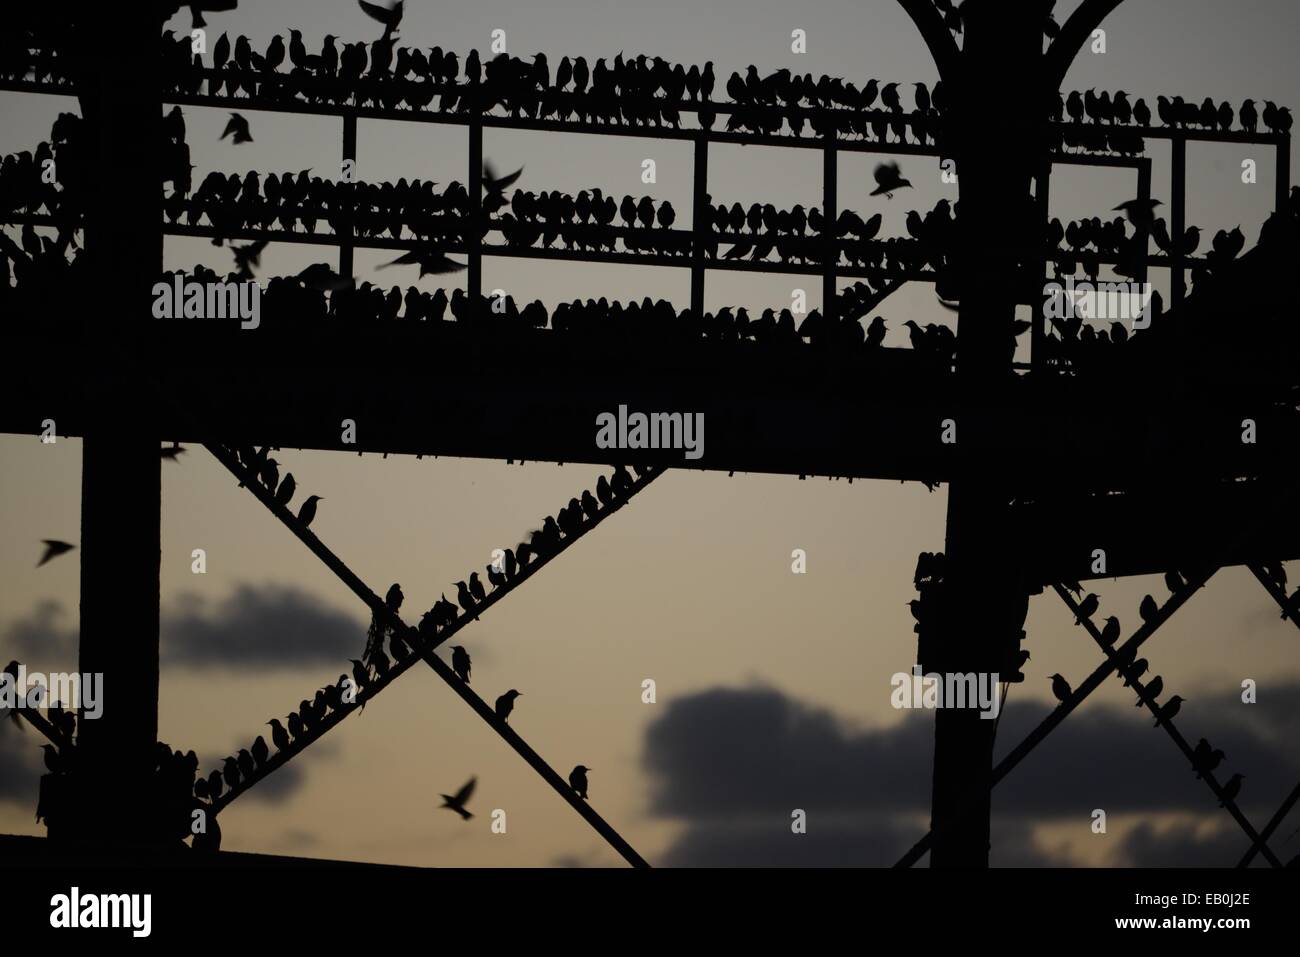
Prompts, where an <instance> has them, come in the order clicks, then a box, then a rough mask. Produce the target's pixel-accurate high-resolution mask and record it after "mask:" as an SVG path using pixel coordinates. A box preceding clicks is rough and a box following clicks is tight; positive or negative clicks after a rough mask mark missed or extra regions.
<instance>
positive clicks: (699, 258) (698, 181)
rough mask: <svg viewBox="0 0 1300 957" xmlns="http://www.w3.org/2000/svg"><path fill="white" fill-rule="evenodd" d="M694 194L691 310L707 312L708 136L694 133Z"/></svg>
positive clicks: (692, 208) (708, 230)
mask: <svg viewBox="0 0 1300 957" xmlns="http://www.w3.org/2000/svg"><path fill="white" fill-rule="evenodd" d="M694 184H695V186H694V196H693V197H692V201H691V234H692V244H691V313H692V314H693V315H694V317H695V320H696V321H697V322H698V321H699V320H700V318H701V317H702V316H703V315H704V251H705V246H706V245H707V243H708V239H709V232H710V231H711V229H712V226H711V222H712V216H711V215H710V210H709V139H708V137H707V136H705V135H704V134H703V133H701V134H700V135H699V136H697V137H695V177H694Z"/></svg>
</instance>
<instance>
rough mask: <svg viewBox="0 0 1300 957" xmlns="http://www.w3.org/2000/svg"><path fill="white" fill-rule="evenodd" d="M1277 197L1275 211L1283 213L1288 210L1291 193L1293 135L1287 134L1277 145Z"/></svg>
mask: <svg viewBox="0 0 1300 957" xmlns="http://www.w3.org/2000/svg"><path fill="white" fill-rule="evenodd" d="M1275 182H1276V189H1277V195H1276V197H1275V198H1274V209H1275V210H1276V211H1277V212H1279V213H1280V212H1282V210H1284V209H1286V203H1287V199H1288V196H1289V194H1290V192H1291V134H1290V133H1287V134H1285V135H1284V136H1283V137H1282V138H1281V139H1280V140H1278V143H1277V177H1276V180H1275Z"/></svg>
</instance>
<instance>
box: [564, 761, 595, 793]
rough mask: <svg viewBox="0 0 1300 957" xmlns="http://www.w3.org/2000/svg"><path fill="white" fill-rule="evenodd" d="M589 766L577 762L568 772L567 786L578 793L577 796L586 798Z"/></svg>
mask: <svg viewBox="0 0 1300 957" xmlns="http://www.w3.org/2000/svg"><path fill="white" fill-rule="evenodd" d="M590 770H591V768H588V767H585V766H583V765H581V764H579V765H578V766H577V767H576V768H574V769H573V770H572V771H570V772H569V787H571V788H573V790H574V791H576V792H577V793H578V797H580V798H582V799H583V800H584V801H585V800H587V772H588V771H590Z"/></svg>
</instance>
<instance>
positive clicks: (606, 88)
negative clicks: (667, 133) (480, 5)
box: [0, 9, 1292, 152]
mask: <svg viewBox="0 0 1300 957" xmlns="http://www.w3.org/2000/svg"><path fill="white" fill-rule="evenodd" d="M944 16H945V19H946V20H947V21H949V22H950V23H952V24H955V25H959V24H960V17H959V15H958V14H957V12H956V11H955V10H952V9H949V10H948V11H945V13H944ZM1048 23H1049V24H1054V21H1052V20H1051V19H1050V18H1049V20H1048ZM1045 32H1046V33H1048V35H1051V30H1050V29H1049V30H1046V31H1045ZM42 41H45V42H42ZM161 43H162V50H161V56H162V61H163V63H162V65H163V69H164V70H165V71H166V73H167V74H168V75H169V76H170V77H171V78H172V81H173V83H174V84H175V85H176V87H177V88H178V89H179V90H180V91H181V92H183V93H186V94H189V95H197V94H199V93H204V92H206V93H207V94H208V95H210V96H219V95H223V94H224V95H227V96H231V97H235V96H238V95H240V94H241V93H242V94H247V95H248V96H261V97H269V98H277V97H280V98H285V99H296V98H300V97H301V98H304V99H306V100H308V101H313V102H328V101H335V102H346V101H348V100H352V99H353V98H354V97H355V102H356V103H358V104H362V105H367V104H369V105H376V106H382V107H385V108H389V109H400V108H403V107H406V108H410V109H422V110H423V109H433V110H440V111H442V112H450V111H455V110H457V109H458V108H459V109H460V110H462V111H467V110H469V109H479V110H484V111H491V110H493V109H495V108H497V107H500V108H502V109H503V110H505V112H507V113H509V114H513V115H515V116H516V117H528V118H531V119H550V118H555V119H560V120H567V119H569V118H570V117H577V118H579V119H582V120H583V121H595V122H605V123H620V122H626V123H633V124H638V125H644V124H655V125H658V124H661V123H663V124H668V125H673V126H677V125H679V123H680V112H681V107H683V106H692V107H695V108H697V109H699V110H700V120H701V123H702V125H705V126H712V125H713V122H714V120H715V119H716V113H715V111H712V110H709V109H708V108H707V107H708V105H709V104H711V103H712V102H713V101H712V95H713V92H714V88H715V86H716V78H715V75H714V69H713V64H712V63H711V62H709V63H706V64H705V65H704V66H703V67H702V68H701V67H698V66H695V65H692V66H689V67H686V66H683V65H682V64H680V63H678V64H673V63H670V62H668V61H666V60H664V59H663V58H661V57H649V56H646V55H644V54H642V55H638V56H630V57H624V56H623V54H622V53H620V54H618V55H617V56H615V57H614V58H613V59H612V60H611V61H610V62H609V63H608V64H607V63H606V61H605V59H604V58H601V59H597V60H596V61H595V62H594V63H593V64H590V65H589V64H588V62H587V60H586V59H585V58H584V57H574V58H570V57H567V56H566V57H562V58H561V59H560V61H559V62H558V63H557V64H556V66H555V69H554V72H553V73H552V70H551V66H550V62H549V59H548V58H547V56H546V54H544V53H538V54H536V55H535V56H534V57H533V58H532V59H531V60H525V59H523V58H520V57H516V56H513V55H510V54H507V53H501V54H498V55H497V56H495V57H493V58H491V59H489V60H487V61H486V62H484V61H483V60H481V59H480V56H479V54H478V51H476V50H471V51H470V53H469V54H468V55H467V56H466V57H465V58H464V63H463V64H462V62H461V59H460V58H459V57H458V56H457V55H456V53H454V52H452V51H444V50H443V49H442V48H441V47H437V46H435V47H432V48H429V49H428V50H427V51H426V50H425V49H421V48H415V47H405V46H398V45H397V42H396V36H395V34H391V33H388V34H385V35H384V36H382V37H380V38H379V39H377V40H375V41H373V42H371V43H365V42H355V43H345V44H342V46H340V45H339V44H338V38H337V37H335V36H333V35H327V36H326V37H325V38H324V40H323V42H322V45H321V48H320V51H319V52H309V51H308V50H307V48H306V45H305V44H304V42H303V38H302V33H301V31H299V30H290V31H289V38H288V41H287V42H286V40H285V37H284V36H282V35H280V34H277V35H275V36H274V37H272V38H271V41H270V42H269V43H268V44H267V45H266V47H265V49H263V50H261V51H259V50H256V49H254V47H253V44H252V42H251V41H250V40H249V39H248V38H247V37H245V36H239V37H236V39H235V40H234V42H233V43H232V42H231V40H230V37H229V35H228V34H226V33H223V34H221V36H220V37H218V38H217V40H216V41H215V42H214V44H213V47H212V56H211V60H210V64H209V63H205V62H204V59H203V57H202V55H201V54H199V53H195V52H193V49H192V42H191V40H190V38H189V37H188V36H177V35H176V34H175V33H174V32H173V31H166V32H164V33H163V35H162V38H161ZM60 55H61V51H60V48H59V40H58V37H57V36H52V37H48V38H35V37H30V36H29V37H14V38H11V39H10V41H9V42H8V43H5V44H2V45H0V76H5V77H9V78H13V79H18V78H25V77H27V76H29V75H34V76H35V78H36V79H37V80H43V79H46V78H58V77H59V74H60V73H61V72H68V71H62V70H61V68H60V66H59V63H58V58H59V56H60ZM208 68H210V69H211V70H212V71H215V72H216V73H217V74H218V75H216V76H210V77H207V78H205V77H204V75H203V73H202V72H201V71H203V70H204V69H208ZM205 79H206V83H205ZM723 86H724V89H725V91H726V93H727V96H728V98H729V100H730V104H729V105H728V109H729V111H730V112H731V117H730V119H729V122H728V126H729V128H730V129H733V130H735V129H747V130H751V131H754V132H762V133H776V132H778V131H779V130H780V129H781V128H782V126H783V124H784V125H788V126H789V127H790V131H791V132H792V133H793V134H795V135H799V134H801V133H802V131H803V128H804V125H805V123H807V124H808V125H810V126H811V127H812V128H813V129H814V131H815V132H817V133H819V134H823V135H824V134H827V133H848V134H856V135H859V136H863V137H866V136H869V135H874V137H875V138H876V139H878V140H886V139H887V138H888V134H889V133H891V132H892V133H893V135H894V137H895V139H897V140H899V141H905V140H906V138H907V132H908V130H909V128H910V129H911V131H912V133H913V134H914V137H915V138H916V139H917V140H919V141H920V142H925V141H926V139H927V136H929V137H930V138H933V137H934V134H935V131H934V129H933V128H931V127H932V123H931V122H930V121H931V120H932V119H933V118H935V117H938V116H940V115H942V114H943V113H944V111H945V110H946V109H947V108H948V102H947V96H946V93H945V91H944V88H943V84H942V83H936V84H935V85H934V87H933V89H931V88H930V87H928V86H927V85H926V84H924V83H916V84H912V88H913V92H912V95H911V97H910V98H909V99H910V102H907V103H905V102H904V99H903V97H902V95H901V93H900V84H898V83H885V84H881V83H880V82H879V81H878V80H875V79H871V80H868V81H867V82H866V83H864V84H863V85H862V87H861V89H859V88H858V87H857V86H856V85H855V84H853V83H851V82H848V81H845V80H843V79H841V78H836V77H830V76H826V75H822V76H820V77H818V78H816V79H814V78H813V77H812V75H811V74H806V73H805V74H802V75H800V74H798V73H795V72H793V71H791V70H788V69H781V70H776V71H773V72H770V73H768V74H767V75H765V76H764V75H760V73H759V71H758V69H757V67H755V66H752V65H751V66H749V67H747V68H746V69H745V71H743V72H735V73H732V74H731V75H730V76H729V77H728V79H727V81H726V82H725V84H723ZM435 101H436V102H435ZM715 105H718V106H721V105H722V104H721V103H719V104H715ZM873 111H874V112H878V113H881V114H886V116H884V117H882V118H881V119H882V122H880V123H878V124H871V123H869V122H864V121H863V118H865V117H866V116H867V115H868V114H870V113H872V112H873ZM837 113H844V114H852V115H854V116H856V117H858V119H857V120H850V119H849V118H848V117H847V116H844V117H841V116H836V115H835V114H837ZM1156 115H1157V116H1158V117H1159V119H1160V121H1161V123H1163V124H1164V125H1165V126H1166V127H1173V128H1186V129H1202V130H1217V131H1226V130H1230V129H1232V128H1233V126H1234V124H1239V127H1240V129H1242V130H1244V131H1245V132H1248V133H1254V132H1256V131H1257V130H1258V129H1259V126H1260V124H1261V122H1262V124H1263V126H1264V128H1266V129H1267V130H1268V131H1270V132H1272V133H1287V132H1289V131H1290V129H1291V125H1292V116H1291V113H1290V111H1289V110H1288V109H1287V108H1285V107H1279V106H1277V104H1275V103H1273V102H1272V101H1265V102H1264V105H1263V107H1262V108H1260V107H1259V106H1258V105H1257V103H1256V101H1254V100H1246V101H1244V102H1243V103H1242V104H1241V106H1240V107H1239V108H1237V109H1234V107H1233V106H1232V104H1230V103H1228V102H1218V103H1216V102H1215V101H1214V100H1212V99H1210V98H1206V99H1205V100H1203V101H1202V102H1201V103H1200V104H1197V103H1195V102H1191V103H1188V102H1186V101H1184V99H1183V98H1182V97H1178V96H1174V97H1167V96H1160V97H1158V98H1157V101H1156ZM1049 116H1050V117H1051V118H1052V119H1054V120H1057V121H1061V120H1063V119H1066V118H1068V119H1069V120H1070V121H1071V122H1074V123H1084V122H1090V123H1092V124H1095V125H1112V126H1127V125H1130V124H1135V125H1137V126H1139V127H1149V126H1150V125H1151V120H1152V113H1151V109H1150V107H1149V106H1148V105H1147V103H1146V101H1145V100H1143V99H1141V98H1138V99H1132V100H1131V99H1130V97H1129V95H1128V94H1127V93H1126V92H1125V91H1123V90H1119V91H1116V92H1114V93H1111V92H1109V91H1102V92H1100V93H1098V92H1097V91H1096V90H1095V89H1089V90H1085V91H1078V90H1076V91H1073V92H1071V93H1069V94H1068V95H1067V94H1058V95H1057V96H1056V98H1055V100H1054V101H1053V103H1052V106H1051V107H1050V108H1049ZM899 118H902V121H901V123H894V122H891V121H892V120H896V119H899ZM1138 142H1140V141H1138ZM1104 143H1105V141H1104V140H1102V141H1098V143H1097V144H1094V145H1099V144H1104ZM1079 145H1080V146H1084V145H1085V144H1083V143H1080V144H1079ZM1132 145H1133V144H1132V142H1123V141H1116V142H1114V143H1112V144H1111V148H1112V149H1117V150H1119V151H1121V152H1127V151H1129V150H1128V148H1129V147H1131V146H1132ZM1088 148H1093V147H1091V146H1090V147H1088ZM1101 148H1105V146H1104V145H1101ZM1139 151H1140V147H1139Z"/></svg>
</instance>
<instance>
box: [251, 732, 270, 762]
mask: <svg viewBox="0 0 1300 957" xmlns="http://www.w3.org/2000/svg"><path fill="white" fill-rule="evenodd" d="M250 750H251V751H252V755H253V761H254V762H256V764H257V766H258V767H259V768H260V767H261V766H262V765H264V764H265V763H266V759H267V758H269V757H270V756H271V749H270V748H268V747H267V746H266V738H264V737H262V736H261V735H260V734H259V735H258V736H257V740H255V741H254V742H253V746H252V748H251V749H250Z"/></svg>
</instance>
